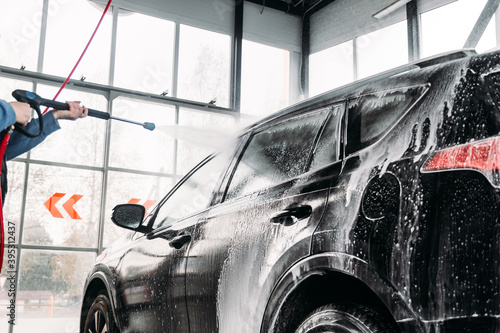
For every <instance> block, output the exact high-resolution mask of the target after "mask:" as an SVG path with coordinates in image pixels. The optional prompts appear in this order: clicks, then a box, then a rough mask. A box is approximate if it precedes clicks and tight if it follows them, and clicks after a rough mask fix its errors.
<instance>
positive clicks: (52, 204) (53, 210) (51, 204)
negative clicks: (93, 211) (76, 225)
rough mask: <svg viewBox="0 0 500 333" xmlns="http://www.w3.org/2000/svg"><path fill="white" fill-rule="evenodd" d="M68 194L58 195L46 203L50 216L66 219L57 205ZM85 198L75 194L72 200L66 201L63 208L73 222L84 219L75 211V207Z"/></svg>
mask: <svg viewBox="0 0 500 333" xmlns="http://www.w3.org/2000/svg"><path fill="white" fill-rule="evenodd" d="M65 195H66V193H56V194H54V195H53V196H51V197H50V199H49V200H47V201H45V203H44V205H45V207H47V209H48V210H49V212H50V214H52V216H54V217H56V218H60V219H62V218H64V216H63V215H62V214H61V212H60V211H59V210H58V209H57V207H56V203H57V202H58V201H59V200H61V199H62V197H64V196H65ZM82 197H83V195H80V194H74V195H73V196H72V197H71V198H69V199H68V201H66V202H65V203H64V204H63V205H62V207H63V208H64V210H65V211H66V212H67V213H68V214H69V217H71V218H72V219H73V220H81V219H82V218H81V217H80V216H79V215H78V213H77V212H76V211H75V209H74V208H73V206H74V205H75V204H76V203H77V202H78V200H80V199H81V198H82Z"/></svg>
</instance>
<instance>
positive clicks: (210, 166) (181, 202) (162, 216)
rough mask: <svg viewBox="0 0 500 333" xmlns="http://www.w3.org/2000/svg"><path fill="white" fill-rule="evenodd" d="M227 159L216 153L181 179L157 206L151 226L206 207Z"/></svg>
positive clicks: (155, 226) (156, 225)
mask: <svg viewBox="0 0 500 333" xmlns="http://www.w3.org/2000/svg"><path fill="white" fill-rule="evenodd" d="M228 159H229V156H228V155H227V154H225V153H224V154H222V153H221V154H218V155H216V156H215V157H213V158H212V159H210V160H208V161H207V162H206V163H204V164H203V165H201V166H200V167H199V168H198V169H197V170H196V171H195V172H194V173H192V174H191V175H190V176H189V177H187V178H185V179H183V180H182V184H180V185H179V186H178V188H177V189H176V190H175V192H173V193H171V194H170V195H169V197H168V199H167V200H166V201H165V202H164V203H163V204H162V205H161V207H160V208H159V211H158V213H157V216H156V219H155V222H154V225H153V228H155V229H156V228H159V227H164V226H166V225H169V224H171V223H172V222H174V221H176V220H179V219H181V218H183V217H187V216H190V215H192V214H194V213H196V212H198V211H201V210H203V209H205V208H207V207H208V205H209V204H210V200H211V198H212V193H213V192H214V188H215V185H216V184H217V181H218V179H219V178H220V176H221V174H222V171H223V170H224V168H225V167H226V166H227V163H228Z"/></svg>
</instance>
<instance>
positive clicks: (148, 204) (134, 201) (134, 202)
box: [128, 198, 156, 215]
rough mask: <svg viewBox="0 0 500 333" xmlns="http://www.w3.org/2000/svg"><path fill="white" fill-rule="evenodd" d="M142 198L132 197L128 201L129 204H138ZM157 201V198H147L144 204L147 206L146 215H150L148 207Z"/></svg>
mask: <svg viewBox="0 0 500 333" xmlns="http://www.w3.org/2000/svg"><path fill="white" fill-rule="evenodd" d="M140 201H141V199H137V198H132V199H130V200H129V201H128V203H129V204H138V203H139V202H140ZM155 203H156V200H146V201H145V202H144V203H143V204H142V205H143V206H144V208H146V215H148V209H149V208H151V206H153V205H154V204H155Z"/></svg>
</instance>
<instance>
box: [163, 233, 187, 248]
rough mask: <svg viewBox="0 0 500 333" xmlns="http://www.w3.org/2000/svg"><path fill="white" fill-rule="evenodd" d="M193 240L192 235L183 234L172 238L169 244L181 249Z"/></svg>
mask: <svg viewBox="0 0 500 333" xmlns="http://www.w3.org/2000/svg"><path fill="white" fill-rule="evenodd" d="M190 241H191V235H188V234H183V235H179V236H176V237H174V238H172V239H171V240H170V241H169V242H168V244H169V245H170V246H171V247H173V248H174V249H177V250H178V249H180V248H181V247H182V246H183V245H184V244H186V243H189V242H190Z"/></svg>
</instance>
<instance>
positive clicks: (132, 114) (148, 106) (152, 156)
mask: <svg viewBox="0 0 500 333" xmlns="http://www.w3.org/2000/svg"><path fill="white" fill-rule="evenodd" d="M113 116H116V117H120V118H124V119H130V120H133V121H137V122H140V123H144V122H152V123H154V124H155V125H156V129H155V130H154V131H148V130H146V129H144V128H143V127H141V126H138V125H133V124H129V123H125V122H122V121H113V123H112V124H111V143H110V160H109V164H110V166H113V167H117V168H127V169H134V170H143V171H152V172H162V173H172V165H173V163H174V160H173V156H174V155H173V154H174V138H173V137H172V136H170V135H167V134H166V133H165V131H163V130H162V128H163V127H165V126H167V127H168V126H172V125H174V124H175V108H174V107H172V106H169V105H164V104H157V103H148V102H142V101H138V100H133V99H128V98H117V99H115V100H114V102H113Z"/></svg>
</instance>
